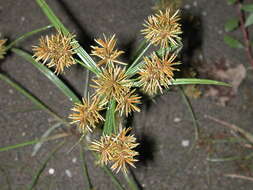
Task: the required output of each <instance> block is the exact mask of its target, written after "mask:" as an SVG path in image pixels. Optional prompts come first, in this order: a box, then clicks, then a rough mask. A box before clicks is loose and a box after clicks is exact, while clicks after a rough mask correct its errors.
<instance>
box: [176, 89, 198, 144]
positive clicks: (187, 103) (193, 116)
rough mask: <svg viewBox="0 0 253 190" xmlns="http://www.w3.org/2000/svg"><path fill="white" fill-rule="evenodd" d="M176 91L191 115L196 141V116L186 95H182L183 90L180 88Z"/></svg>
mask: <svg viewBox="0 0 253 190" xmlns="http://www.w3.org/2000/svg"><path fill="white" fill-rule="evenodd" d="M178 89H179V91H180V93H181V96H182V98H183V100H184V102H185V104H186V105H187V108H188V110H189V112H190V114H191V117H192V121H193V125H194V128H195V141H197V140H198V139H199V125H198V122H197V118H196V115H195V113H194V111H193V108H192V105H191V102H190V100H189V99H188V98H187V97H186V95H185V93H184V90H183V89H182V88H180V87H179V88H178Z"/></svg>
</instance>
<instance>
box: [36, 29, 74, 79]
mask: <svg viewBox="0 0 253 190" xmlns="http://www.w3.org/2000/svg"><path fill="white" fill-rule="evenodd" d="M73 38H74V35H70V34H69V35H63V34H62V33H61V32H58V33H57V34H53V35H51V36H45V37H41V38H40V39H39V45H38V46H33V51H34V57H36V59H35V60H36V61H42V63H43V64H45V63H46V62H48V63H47V64H46V65H47V66H48V67H49V68H50V67H55V73H56V74H59V73H62V72H63V71H64V68H65V67H70V66H71V65H74V64H76V62H75V59H74V58H73V54H74V47H73V44H72V43H71V42H72V41H73Z"/></svg>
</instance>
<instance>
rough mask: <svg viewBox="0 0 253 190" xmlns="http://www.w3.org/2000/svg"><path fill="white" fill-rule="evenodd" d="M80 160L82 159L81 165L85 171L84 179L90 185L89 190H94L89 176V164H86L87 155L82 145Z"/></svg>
mask: <svg viewBox="0 0 253 190" xmlns="http://www.w3.org/2000/svg"><path fill="white" fill-rule="evenodd" d="M80 159H81V165H82V169H83V178H84V180H85V181H87V183H88V190H92V189H93V185H92V183H91V179H90V175H89V171H88V167H87V163H86V159H85V153H84V151H83V147H82V145H81V144H80ZM85 189H86V188H85Z"/></svg>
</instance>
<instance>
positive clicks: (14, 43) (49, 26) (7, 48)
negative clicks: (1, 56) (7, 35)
mask: <svg viewBox="0 0 253 190" xmlns="http://www.w3.org/2000/svg"><path fill="white" fill-rule="evenodd" d="M52 27H53V26H52V25H48V26H44V27H42V28H38V29H36V30H33V31H31V32H27V33H25V34H24V35H22V36H20V37H18V38H17V39H16V40H14V41H13V42H11V43H10V44H9V45H8V46H7V47H6V51H7V50H9V49H10V48H12V47H13V46H15V45H17V44H18V43H19V42H20V41H22V40H24V39H26V38H28V37H29V36H32V35H34V34H37V33H39V32H42V31H44V30H47V29H50V28H52Z"/></svg>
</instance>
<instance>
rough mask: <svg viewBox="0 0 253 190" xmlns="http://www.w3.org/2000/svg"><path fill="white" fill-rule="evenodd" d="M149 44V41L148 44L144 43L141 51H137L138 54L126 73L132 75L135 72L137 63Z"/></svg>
mask: <svg viewBox="0 0 253 190" xmlns="http://www.w3.org/2000/svg"><path fill="white" fill-rule="evenodd" d="M150 46H151V44H150V43H148V44H147V43H145V44H144V46H143V49H142V51H140V52H139V54H138V56H137V57H136V59H135V60H134V61H133V63H132V64H131V65H130V67H129V68H128V69H127V71H126V75H133V74H135V73H136V70H137V68H138V64H139V63H140V62H141V58H142V57H143V55H144V54H145V53H146V51H147V50H148V49H149V47H150Z"/></svg>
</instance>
